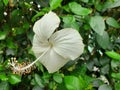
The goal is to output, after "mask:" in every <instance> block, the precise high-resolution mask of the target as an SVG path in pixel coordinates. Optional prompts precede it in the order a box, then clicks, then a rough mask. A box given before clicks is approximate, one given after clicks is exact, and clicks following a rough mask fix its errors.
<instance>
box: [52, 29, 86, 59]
mask: <svg viewBox="0 0 120 90" xmlns="http://www.w3.org/2000/svg"><path fill="white" fill-rule="evenodd" d="M50 42H51V43H52V44H53V49H54V50H55V51H56V52H57V53H58V54H59V55H61V56H63V57H64V58H66V59H71V60H74V59H76V58H77V57H79V56H80V55H81V54H82V53H83V50H84V44H83V42H82V37H81V36H80V34H79V33H78V31H76V30H74V29H72V28H66V29H62V30H60V31H57V32H55V33H54V34H53V35H52V36H51V38H50Z"/></svg>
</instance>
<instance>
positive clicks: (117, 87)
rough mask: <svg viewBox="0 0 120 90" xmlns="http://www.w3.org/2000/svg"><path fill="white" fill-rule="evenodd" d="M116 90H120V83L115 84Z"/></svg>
mask: <svg viewBox="0 0 120 90" xmlns="http://www.w3.org/2000/svg"><path fill="white" fill-rule="evenodd" d="M115 90H120V83H119V82H116V83H115Z"/></svg>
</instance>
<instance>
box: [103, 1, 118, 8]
mask: <svg viewBox="0 0 120 90" xmlns="http://www.w3.org/2000/svg"><path fill="white" fill-rule="evenodd" d="M119 6H120V0H108V1H107V2H105V4H104V6H103V10H106V9H109V8H115V7H119Z"/></svg>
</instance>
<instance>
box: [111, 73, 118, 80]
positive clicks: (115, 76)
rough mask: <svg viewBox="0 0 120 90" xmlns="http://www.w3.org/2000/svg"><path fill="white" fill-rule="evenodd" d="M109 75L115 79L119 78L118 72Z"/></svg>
mask: <svg viewBox="0 0 120 90" xmlns="http://www.w3.org/2000/svg"><path fill="white" fill-rule="evenodd" d="M111 76H112V77H113V78H115V79H119V80H120V73H112V74H111Z"/></svg>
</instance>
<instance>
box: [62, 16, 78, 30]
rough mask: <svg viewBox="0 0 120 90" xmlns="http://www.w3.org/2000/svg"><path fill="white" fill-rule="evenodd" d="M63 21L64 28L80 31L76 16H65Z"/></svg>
mask: <svg viewBox="0 0 120 90" xmlns="http://www.w3.org/2000/svg"><path fill="white" fill-rule="evenodd" d="M62 18H63V22H64V28H74V29H76V30H78V31H79V25H78V23H77V22H76V20H75V17H74V16H72V15H68V16H64V17H62Z"/></svg>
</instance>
